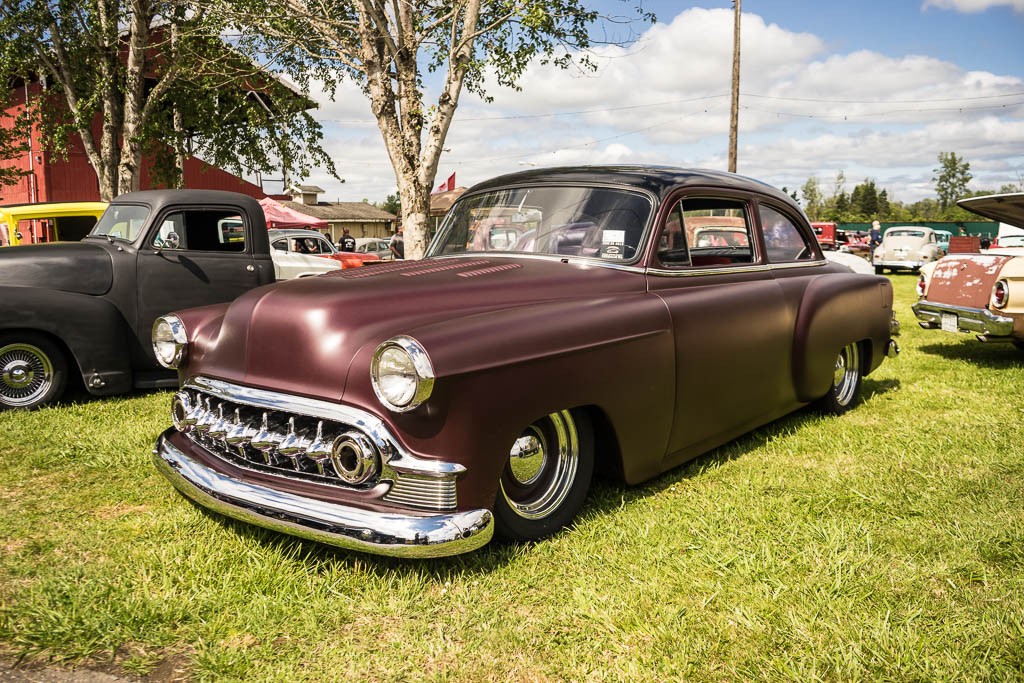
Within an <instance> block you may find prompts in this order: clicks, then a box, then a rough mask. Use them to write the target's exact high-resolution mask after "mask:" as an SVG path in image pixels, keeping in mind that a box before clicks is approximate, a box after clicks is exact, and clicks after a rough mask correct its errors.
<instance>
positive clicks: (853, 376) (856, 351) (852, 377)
mask: <svg viewBox="0 0 1024 683" xmlns="http://www.w3.org/2000/svg"><path fill="white" fill-rule="evenodd" d="M860 385H861V360H860V346H858V345H857V343H856V342H854V343H852V344H847V345H846V346H844V347H843V349H842V350H841V351H840V352H839V355H838V356H836V369H835V374H833V376H832V386H831V387H829V389H828V393H827V394H825V395H824V396H823V397H822V398H821V399H820V400H819V401H818V407H819V408H820V409H821V411H822V412H823V413H826V414H828V415H842V414H843V413H845V412H846V411H847V410H849V409H850V408H851V407H853V404H854V403H856V402H857V398H858V396H859V395H860Z"/></svg>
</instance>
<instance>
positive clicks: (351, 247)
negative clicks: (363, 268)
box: [338, 228, 356, 251]
mask: <svg viewBox="0 0 1024 683" xmlns="http://www.w3.org/2000/svg"><path fill="white" fill-rule="evenodd" d="M338 249H340V250H341V251H355V250H356V238H355V237H353V236H352V235H350V234H349V232H348V228H343V229H342V231H341V239H340V240H338Z"/></svg>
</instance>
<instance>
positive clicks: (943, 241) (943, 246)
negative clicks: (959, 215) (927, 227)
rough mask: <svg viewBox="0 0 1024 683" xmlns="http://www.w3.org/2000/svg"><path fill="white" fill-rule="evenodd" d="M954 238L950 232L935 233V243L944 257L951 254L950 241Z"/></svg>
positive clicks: (940, 231) (938, 231) (939, 231)
mask: <svg viewBox="0 0 1024 683" xmlns="http://www.w3.org/2000/svg"><path fill="white" fill-rule="evenodd" d="M952 237H953V233H951V232H950V231H949V230H936V231H935V243H936V244H938V245H939V250H940V251H941V252H942V255H943V256H945V255H946V254H948V253H949V240H950V239H951V238H952Z"/></svg>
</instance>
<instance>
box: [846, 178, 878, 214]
mask: <svg viewBox="0 0 1024 683" xmlns="http://www.w3.org/2000/svg"><path fill="white" fill-rule="evenodd" d="M850 211H851V213H852V214H853V217H854V218H856V219H857V220H861V221H870V220H874V219H875V218H876V217H877V216H878V188H877V187H875V181H874V180H872V179H870V178H868V179H867V180H865V181H864V182H863V183H859V184H858V185H856V186H854V188H853V192H851V193H850Z"/></svg>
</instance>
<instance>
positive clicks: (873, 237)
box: [868, 221, 882, 254]
mask: <svg viewBox="0 0 1024 683" xmlns="http://www.w3.org/2000/svg"><path fill="white" fill-rule="evenodd" d="M881 243H882V224H881V223H879V222H878V221H871V230H870V231H868V245H869V246H870V247H871V253H872V254H874V253H875V249H876V248H877V247H878V245H879V244H881Z"/></svg>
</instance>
